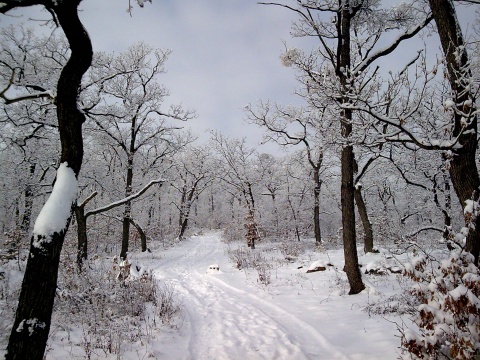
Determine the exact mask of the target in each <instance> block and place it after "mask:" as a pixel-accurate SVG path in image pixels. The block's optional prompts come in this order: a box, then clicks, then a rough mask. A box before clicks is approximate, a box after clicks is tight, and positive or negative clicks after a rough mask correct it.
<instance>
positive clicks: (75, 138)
mask: <svg viewBox="0 0 480 360" xmlns="http://www.w3.org/2000/svg"><path fill="white" fill-rule="evenodd" d="M80 2H81V0H71V1H25V2H22V1H11V2H8V1H4V3H7V7H8V4H11V8H14V7H17V6H30V5H44V6H45V7H47V8H48V9H49V10H50V11H51V12H52V13H54V14H55V16H56V18H57V20H58V23H59V24H60V26H61V27H62V28H63V31H64V33H65V36H66V37H67V39H68V42H69V44H70V48H71V56H70V59H69V60H68V62H67V64H66V65H65V67H64V68H63V69H62V72H61V74H60V78H59V80H58V84H57V101H56V104H57V118H58V129H59V133H60V143H61V157H60V163H66V164H67V166H68V167H69V168H71V169H72V170H73V171H74V173H75V175H76V176H78V173H79V172H80V168H81V165H82V158H83V139H82V124H83V122H84V120H85V117H84V115H83V114H82V113H81V112H80V111H79V110H78V108H77V96H78V92H79V88H80V83H81V79H82V76H83V74H84V73H85V72H86V71H87V70H88V68H89V67H90V64H91V61H92V45H91V42H90V38H89V36H88V34H87V32H86V31H85V29H84V27H83V25H82V23H81V22H80V19H79V17H78V13H77V7H78V5H79V4H80ZM7 7H5V6H3V7H0V11H1V12H5V11H6V9H7ZM74 205H75V204H72V207H71V210H70V215H69V217H68V220H67V222H66V224H65V227H64V229H62V230H60V231H58V232H55V233H54V234H53V235H52V236H51V238H50V239H47V241H43V246H41V247H35V246H34V240H35V241H38V240H40V241H41V240H46V239H42V238H41V237H42V236H43V235H42V236H38V237H37V238H36V239H35V238H34V236H35V235H34V236H32V240H31V246H30V256H29V257H28V261H27V266H26V269H25V275H24V279H23V283H22V289H21V292H20V298H19V302H18V308H17V312H16V314H15V320H14V323H13V327H12V332H11V334H10V338H9V342H8V346H7V354H6V359H18V360H25V359H29V360H35V359H39V360H41V359H43V356H44V352H45V347H46V343H47V338H48V333H49V331H50V323H51V316H52V309H53V301H54V297H55V290H56V286H57V276H58V266H59V262H60V253H61V250H62V246H63V242H64V238H65V233H66V232H67V230H68V227H69V224H70V219H71V216H72V214H73V209H74Z"/></svg>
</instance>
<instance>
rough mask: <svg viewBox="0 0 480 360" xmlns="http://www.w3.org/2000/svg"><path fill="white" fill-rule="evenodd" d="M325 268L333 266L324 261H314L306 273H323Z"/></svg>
mask: <svg viewBox="0 0 480 360" xmlns="http://www.w3.org/2000/svg"><path fill="white" fill-rule="evenodd" d="M327 266H333V265H332V264H330V263H329V262H328V261H325V260H317V261H314V262H313V263H312V264H311V265H310V266H309V267H308V269H307V273H311V272H315V271H325V270H327Z"/></svg>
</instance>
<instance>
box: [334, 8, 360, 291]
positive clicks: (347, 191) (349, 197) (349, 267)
mask: <svg viewBox="0 0 480 360" xmlns="http://www.w3.org/2000/svg"><path fill="white" fill-rule="evenodd" d="M351 11H352V10H351V4H350V2H349V1H348V0H347V1H345V2H344V4H343V7H342V9H341V10H339V12H338V22H337V26H338V28H337V30H338V31H337V33H338V49H337V52H338V64H337V66H338V68H337V71H336V73H337V76H339V78H340V84H341V87H342V91H343V92H344V93H345V94H346V92H347V87H348V78H347V76H348V73H347V72H348V71H349V69H350V20H351V16H352V12H351ZM342 101H343V102H347V101H348V99H347V98H343V99H342ZM352 130H353V127H352V111H351V110H348V109H344V110H342V113H341V131H342V137H343V139H344V141H345V142H346V145H343V149H342V154H341V168H342V169H341V173H342V180H341V182H342V185H341V207H342V227H343V251H344V256H345V268H344V270H345V272H346V273H347V278H348V282H349V284H350V292H349V294H350V295H354V294H358V293H359V292H361V291H362V290H363V289H365V285H364V284H363V282H362V275H361V274H360V268H359V265H358V254H357V239H356V233H355V201H354V191H355V188H354V184H353V175H354V163H355V158H354V154H353V145H351V144H349V136H350V134H351V133H352Z"/></svg>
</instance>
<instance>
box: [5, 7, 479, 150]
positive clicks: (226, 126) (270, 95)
mask: <svg viewBox="0 0 480 360" xmlns="http://www.w3.org/2000/svg"><path fill="white" fill-rule="evenodd" d="M131 1H132V5H134V8H133V14H132V15H133V16H130V15H129V14H128V13H127V11H126V10H127V7H128V0H84V1H83V2H82V3H81V5H80V9H81V18H82V20H83V22H84V25H85V27H86V28H87V30H88V32H89V34H90V37H91V39H92V43H93V46H94V50H95V51H106V52H112V51H115V52H121V51H124V50H126V49H127V47H128V46H129V45H131V44H133V43H135V42H138V41H144V42H146V43H148V44H149V45H151V46H153V47H157V48H168V49H171V50H172V54H171V55H170V58H169V60H168V61H167V63H166V69H167V74H165V75H164V76H163V77H162V78H161V80H160V81H161V82H162V83H163V84H165V86H166V87H167V89H169V90H170V93H171V96H170V98H169V99H168V100H167V103H168V104H169V103H180V102H181V103H182V104H183V105H184V106H185V107H187V108H193V109H195V110H196V111H197V114H198V118H197V119H194V120H192V121H191V122H190V123H189V124H186V127H190V128H191V129H192V130H193V131H194V132H195V133H196V134H198V135H199V136H200V137H201V138H203V139H205V138H207V137H208V135H206V134H205V131H207V130H208V129H215V130H220V131H221V132H222V133H224V134H225V135H228V136H235V137H248V139H249V142H248V143H249V144H250V146H255V145H256V144H257V143H258V142H259V141H260V139H261V134H262V130H261V129H259V128H257V127H255V126H253V125H248V124H246V123H245V122H244V121H243V119H244V112H243V110H242V108H243V107H244V106H245V105H246V104H248V103H252V104H255V103H257V101H258V100H260V99H262V100H267V99H274V100H276V101H278V102H280V103H282V104H298V103H299V99H298V97H296V96H294V95H293V91H294V89H295V87H296V86H297V83H296V80H295V74H294V71H293V70H292V69H291V68H286V67H283V66H282V65H281V63H280V60H279V55H280V54H281V52H282V51H283V50H284V41H286V42H287V45H288V47H292V46H295V47H305V48H310V47H311V46H310V45H307V43H306V41H305V40H301V39H292V38H291V36H290V27H291V23H292V20H294V19H296V17H295V14H294V13H293V12H291V11H288V10H286V9H282V8H279V7H275V6H264V5H258V4H257V0H153V3H146V4H145V7H144V8H143V9H141V8H139V7H138V6H137V5H136V1H135V0H131ZM477 8H478V7H469V8H467V9H466V10H465V9H463V10H462V11H461V12H460V13H459V17H460V19H461V20H462V19H465V18H466V17H471V18H472V19H473V18H474V16H473V14H474V12H475V9H477ZM16 14H24V15H23V17H22V18H20V19H19V20H18V21H23V22H25V23H28V24H29V25H33V26H37V27H38V24H36V23H35V22H29V21H28V17H29V16H33V17H37V18H38V17H42V18H48V14H47V13H42V14H40V15H39V13H38V11H35V10H32V9H27V10H26V9H21V10H19V11H17V12H16ZM33 14H35V15H33ZM11 21H12V19H8V18H7V19H6V18H5V17H2V16H0V26H3V25H4V24H6V23H7V22H11ZM429 41H436V39H435V37H432V38H431V39H430V40H429ZM407 46H408V49H407V48H405V49H404V50H403V51H399V52H397V54H396V56H394V57H390V58H389V61H391V62H396V61H399V60H401V58H402V56H404V55H405V53H408V52H410V51H412V47H411V43H409V44H408V45H407ZM405 50H407V51H405ZM399 58H400V59H399ZM400 62H403V60H402V61H400ZM274 148H275V147H274V146H269V147H267V148H265V151H273V150H274Z"/></svg>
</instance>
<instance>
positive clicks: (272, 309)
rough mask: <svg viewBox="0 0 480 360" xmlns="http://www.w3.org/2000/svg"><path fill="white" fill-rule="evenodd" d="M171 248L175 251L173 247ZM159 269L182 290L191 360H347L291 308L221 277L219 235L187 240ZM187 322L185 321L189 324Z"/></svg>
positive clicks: (158, 273)
mask: <svg viewBox="0 0 480 360" xmlns="http://www.w3.org/2000/svg"><path fill="white" fill-rule="evenodd" d="M171 250H172V251H171ZM171 250H169V251H167V254H166V255H168V253H173V254H175V253H177V254H176V255H173V254H172V255H173V256H172V257H171V258H166V259H164V261H162V264H161V265H160V267H159V268H157V270H156V271H155V272H154V273H155V274H156V275H157V276H159V277H162V278H163V279H170V280H171V281H172V282H173V283H175V284H176V289H177V290H178V291H179V292H180V293H181V294H182V297H183V305H184V307H185V311H186V323H187V324H188V328H187V329H185V331H187V332H189V333H190V339H189V352H190V359H249V360H250V359H252V360H254V359H295V360H297V359H298V360H301V359H346V358H347V357H346V356H345V355H343V354H342V353H341V352H339V351H338V350H336V349H335V348H334V347H333V346H332V345H331V344H330V343H329V342H328V341H327V340H326V339H325V338H324V337H323V336H322V335H321V334H320V333H319V332H318V331H317V330H316V329H314V328H313V327H312V326H310V325H308V324H307V323H305V322H303V321H301V320H300V319H298V318H297V317H295V316H294V315H292V314H290V313H289V312H287V311H285V310H283V309H281V308H280V307H278V306H276V305H274V304H272V303H271V302H269V301H266V300H264V299H261V298H259V297H257V296H255V295H253V294H251V293H249V292H247V291H244V290H242V289H238V288H236V287H233V286H231V285H229V284H228V283H226V282H225V281H223V280H221V279H220V278H219V277H217V276H216V275H213V276H210V275H206V274H205V273H203V272H204V271H206V269H207V266H208V265H209V264H211V263H217V262H220V261H223V262H225V263H228V262H229V260H228V259H227V257H226V255H225V254H224V251H223V245H222V244H221V243H220V240H219V236H218V235H213V236H202V237H198V238H195V239H193V240H188V241H186V242H185V243H184V244H182V245H181V246H180V247H179V248H178V249H171ZM184 326H185V325H184Z"/></svg>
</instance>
